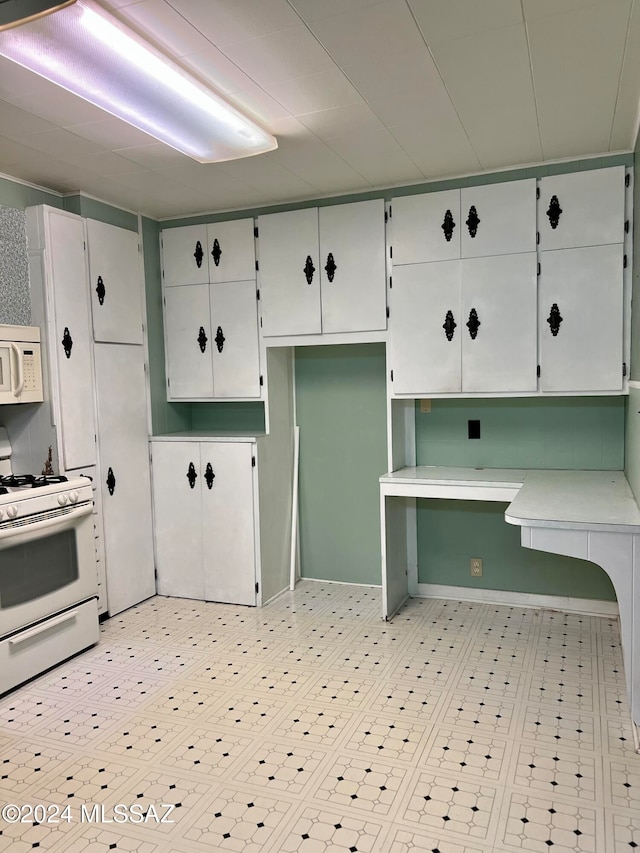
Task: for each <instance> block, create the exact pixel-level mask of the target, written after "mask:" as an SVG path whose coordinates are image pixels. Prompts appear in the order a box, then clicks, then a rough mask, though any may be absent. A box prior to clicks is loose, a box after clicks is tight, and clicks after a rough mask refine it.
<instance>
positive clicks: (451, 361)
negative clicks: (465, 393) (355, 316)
mask: <svg viewBox="0 0 640 853" xmlns="http://www.w3.org/2000/svg"><path fill="white" fill-rule="evenodd" d="M389 329H390V332H391V335H390V337H391V341H390V347H391V349H390V359H389V364H390V367H391V368H392V369H393V385H392V388H393V393H394V394H415V395H416V396H418V395H420V394H428V393H433V394H435V393H438V392H440V393H447V392H456V391H460V388H461V385H460V351H461V350H460V342H461V339H462V335H463V333H464V332H465V331H466V329H465V328H464V326H463V323H462V318H461V310H460V261H442V262H438V263H433V264H407V265H404V266H401V267H396V268H395V269H394V274H393V289H392V291H391V314H390V319H389Z"/></svg>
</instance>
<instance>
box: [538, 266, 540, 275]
mask: <svg viewBox="0 0 640 853" xmlns="http://www.w3.org/2000/svg"><path fill="white" fill-rule="evenodd" d="M538 275H540V264H538Z"/></svg>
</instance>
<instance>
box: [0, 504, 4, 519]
mask: <svg viewBox="0 0 640 853" xmlns="http://www.w3.org/2000/svg"><path fill="white" fill-rule="evenodd" d="M3 516H4V509H3V508H2V507H1V506H0V521H1V520H2V518H3Z"/></svg>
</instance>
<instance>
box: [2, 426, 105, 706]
mask: <svg viewBox="0 0 640 853" xmlns="http://www.w3.org/2000/svg"><path fill="white" fill-rule="evenodd" d="M10 457H11V446H10V444H9V441H8V437H7V433H6V430H5V429H3V428H2V427H0V694H2V693H5V692H6V691H8V690H11V689H12V688H13V687H16V686H17V685H18V684H22V683H23V682H24V681H27V680H28V679H29V678H32V677H33V676H35V675H38V674H39V673H41V672H44V671H45V670H46V669H49V667H51V666H54V665H55V664H57V663H60V662H61V661H63V660H66V658H68V657H71V656H72V655H74V654H76V653H77V652H80V651H82V650H83V649H86V648H88V647H89V646H92V645H93V644H94V643H96V642H97V641H98V634H99V629H98V605H97V592H98V582H97V575H96V561H95V548H94V530H93V517H92V512H93V495H92V486H91V481H90V480H89V479H88V478H87V477H72V478H69V479H67V478H66V477H45V476H37V475H30V474H26V475H25V474H12V472H11V464H10Z"/></svg>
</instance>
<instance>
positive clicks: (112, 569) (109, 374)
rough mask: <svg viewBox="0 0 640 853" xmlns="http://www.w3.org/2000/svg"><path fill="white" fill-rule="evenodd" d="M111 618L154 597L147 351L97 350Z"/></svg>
mask: <svg viewBox="0 0 640 853" xmlns="http://www.w3.org/2000/svg"><path fill="white" fill-rule="evenodd" d="M94 360H95V381H96V398H97V411H98V448H99V456H100V487H101V488H100V491H101V504H102V516H103V526H104V540H105V549H104V551H105V560H106V580H107V595H108V602H109V614H110V615H111V616H114V615H115V614H116V613H120V612H121V611H123V610H125V609H126V608H127V607H131V606H132V605H133V604H137V603H138V602H139V601H143V600H144V599H145V598H149V597H150V596H152V595H154V594H155V577H154V565H153V526H152V518H151V482H150V475H149V442H148V428H147V405H146V394H145V372H144V350H143V348H142V347H140V346H135V345H133V346H132V345H128V344H100V343H96V344H95V348H94Z"/></svg>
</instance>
